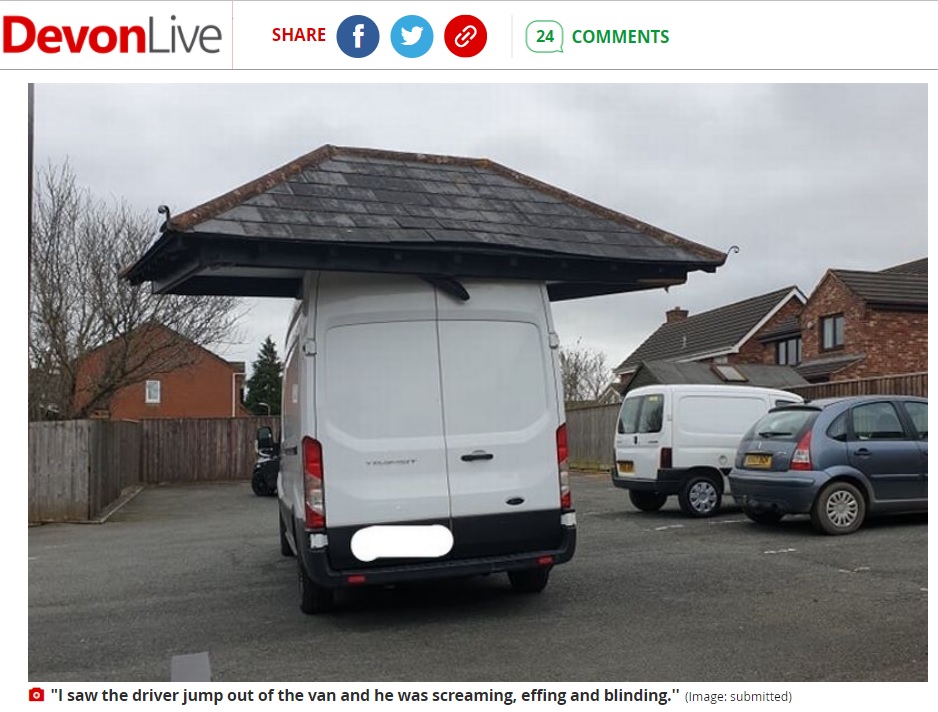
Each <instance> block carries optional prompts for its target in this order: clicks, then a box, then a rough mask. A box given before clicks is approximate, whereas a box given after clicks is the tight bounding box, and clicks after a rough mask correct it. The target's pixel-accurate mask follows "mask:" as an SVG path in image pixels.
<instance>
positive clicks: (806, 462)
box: [789, 430, 814, 470]
mask: <svg viewBox="0 0 938 712" xmlns="http://www.w3.org/2000/svg"><path fill="white" fill-rule="evenodd" d="M789 468H790V469H792V470H813V469H814V466H813V465H812V464H811V431H810V430H808V432H806V433H805V434H804V435H802V436H801V440H799V441H798V445H796V446H795V451H794V452H793V453H792V455H791V463H790V464H789Z"/></svg>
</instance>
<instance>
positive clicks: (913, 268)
mask: <svg viewBox="0 0 938 712" xmlns="http://www.w3.org/2000/svg"><path fill="white" fill-rule="evenodd" d="M882 272H891V273H899V274H923V275H925V276H926V277H927V276H928V258H927V257H923V258H922V259H920V260H913V261H912V262H904V263H903V264H901V265H896V266H895V267H887V268H886V269H884V270H882Z"/></svg>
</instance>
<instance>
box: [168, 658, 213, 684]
mask: <svg viewBox="0 0 938 712" xmlns="http://www.w3.org/2000/svg"><path fill="white" fill-rule="evenodd" d="M169 680H170V682H211V681H212V664H211V663H210V662H209V659H208V653H191V654H190V655H174V656H173V658H172V661H171V662H170V673H169Z"/></svg>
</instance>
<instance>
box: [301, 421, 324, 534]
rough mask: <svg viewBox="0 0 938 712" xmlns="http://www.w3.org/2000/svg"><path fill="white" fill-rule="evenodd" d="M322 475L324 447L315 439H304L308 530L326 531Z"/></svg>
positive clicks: (304, 482) (304, 488)
mask: <svg viewBox="0 0 938 712" xmlns="http://www.w3.org/2000/svg"><path fill="white" fill-rule="evenodd" d="M322 474H323V473H322V445H320V444H319V441H318V440H313V438H303V491H304V493H305V495H306V528H307V529H324V528H325V526H326V510H325V509H324V507H323V491H322Z"/></svg>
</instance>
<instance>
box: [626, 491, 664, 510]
mask: <svg viewBox="0 0 938 712" xmlns="http://www.w3.org/2000/svg"><path fill="white" fill-rule="evenodd" d="M629 499H630V500H632V504H634V505H635V508H636V509H640V510H642V511H643V512H657V511H658V510H659V509H661V508H662V507H663V506H664V503H665V502H667V501H668V495H666V494H658V493H657V492H639V491H637V490H629Z"/></svg>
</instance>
